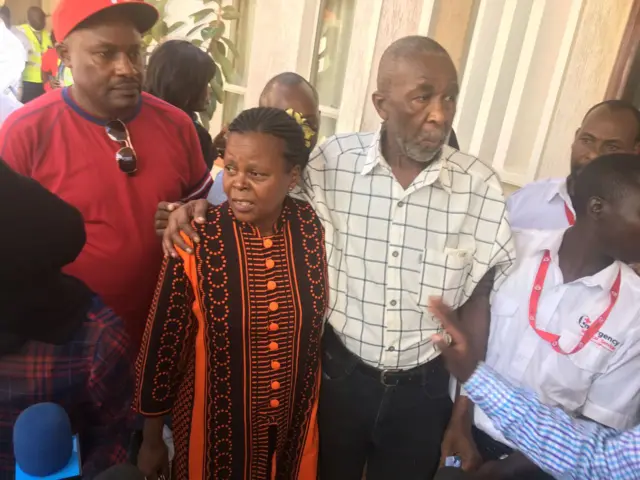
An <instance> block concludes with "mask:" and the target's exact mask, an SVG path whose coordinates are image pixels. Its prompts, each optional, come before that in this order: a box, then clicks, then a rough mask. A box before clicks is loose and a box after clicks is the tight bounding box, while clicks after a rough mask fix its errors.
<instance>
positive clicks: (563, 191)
mask: <svg viewBox="0 0 640 480" xmlns="http://www.w3.org/2000/svg"><path fill="white" fill-rule="evenodd" d="M556 197H559V198H560V199H562V200H563V201H564V202H565V203H566V204H567V205H569V207H570V208H571V209H573V205H572V202H571V197H570V196H569V191H568V190H567V179H566V178H565V179H563V180H562V181H561V182H558V183H557V184H556V188H552V189H550V190H549V193H548V194H547V198H545V201H546V202H551V201H552V200H554V199H555V198H556Z"/></svg>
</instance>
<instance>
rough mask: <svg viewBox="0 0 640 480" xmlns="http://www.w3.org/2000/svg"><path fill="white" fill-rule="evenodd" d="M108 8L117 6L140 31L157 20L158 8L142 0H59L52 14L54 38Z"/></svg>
mask: <svg viewBox="0 0 640 480" xmlns="http://www.w3.org/2000/svg"><path fill="white" fill-rule="evenodd" d="M108 8H119V9H121V10H122V11H123V12H125V14H126V15H127V16H128V17H129V18H130V19H131V20H132V21H133V22H134V23H135V25H136V27H137V28H138V30H139V31H140V33H145V32H146V31H147V30H150V29H151V27H153V26H154V25H155V23H156V22H157V21H158V17H159V14H158V10H156V8H155V7H154V6H153V5H150V4H148V3H145V2H144V1H143V0H61V1H60V3H59V4H58V6H57V7H56V9H55V11H54V12H53V16H52V23H53V31H54V32H55V35H56V39H57V40H58V41H62V40H64V39H65V38H67V35H69V34H70V33H71V32H72V31H73V30H74V29H75V28H76V27H77V26H78V25H80V24H81V23H82V22H84V21H85V20H87V19H88V18H89V17H92V16H93V15H95V14H96V13H99V12H102V11H104V10H107V9H108Z"/></svg>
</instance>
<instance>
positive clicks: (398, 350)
mask: <svg viewBox="0 0 640 480" xmlns="http://www.w3.org/2000/svg"><path fill="white" fill-rule="evenodd" d="M316 152H317V153H316V154H315V155H314V157H313V158H312V159H311V161H310V163H309V165H308V167H307V168H306V170H305V174H304V176H305V178H304V183H305V184H304V189H305V193H306V195H307V196H308V197H309V200H310V201H311V203H312V204H313V205H314V207H315V209H316V212H317V213H318V216H319V217H320V219H321V220H322V223H323V225H324V227H325V232H326V242H327V258H328V263H329V285H330V294H329V301H330V313H329V317H328V321H329V322H330V323H331V325H332V326H333V327H334V329H335V330H336V332H337V333H338V335H339V336H340V337H341V339H342V341H343V342H344V343H345V345H346V346H347V348H348V349H349V350H351V351H352V352H353V353H355V354H357V355H358V356H359V357H360V358H362V359H363V360H364V361H365V362H367V363H369V364H370V365H372V366H374V367H377V368H382V369H405V368H412V367H416V366H417V365H420V364H423V363H426V362H428V361H429V360H431V359H433V358H435V357H436V356H437V355H438V351H437V350H436V349H435V348H434V347H433V345H432V343H431V336H432V335H433V334H434V333H436V332H437V331H438V330H439V328H440V325H439V324H438V323H437V321H436V320H435V319H434V318H433V316H432V315H431V314H429V313H428V310H427V306H428V303H429V297H431V296H436V297H443V298H444V300H445V301H446V302H447V303H448V304H449V305H451V306H453V307H454V308H455V307H459V306H460V305H462V304H463V303H464V302H465V301H466V300H467V299H468V298H469V296H470V295H471V293H472V292H473V289H474V288H475V286H476V285H477V283H478V282H479V281H480V280H481V279H482V277H483V276H484V275H485V273H487V272H488V271H489V270H490V269H491V268H493V267H496V271H497V277H496V284H498V283H499V282H500V280H501V279H502V278H503V277H504V274H505V272H506V271H507V269H508V268H509V267H510V266H511V264H512V262H513V259H514V247H513V243H512V238H511V229H510V227H509V223H508V221H507V218H506V213H505V212H506V208H505V200H504V196H503V193H502V187H501V185H500V181H499V179H498V178H497V176H496V174H495V173H494V172H493V170H491V169H490V168H489V167H488V166H486V165H485V164H483V163H482V162H481V161H479V160H478V159H477V158H475V157H472V156H470V155H466V154H464V153H461V152H459V151H457V150H454V149H452V148H451V147H448V146H445V147H443V153H442V155H441V156H440V158H439V159H437V160H436V161H434V162H433V163H431V164H430V165H429V166H427V168H425V169H424V170H423V171H422V172H421V173H420V174H419V175H418V177H417V178H416V179H415V180H414V182H413V183H412V185H411V186H409V188H407V189H406V190H405V189H403V188H402V186H401V185H400V184H399V183H398V181H397V180H396V179H395V177H394V176H393V174H392V172H391V169H390V167H389V166H388V164H387V163H386V161H385V160H384V158H383V157H382V154H381V153H380V132H377V133H354V134H348V135H338V136H334V137H332V138H330V139H329V140H327V141H326V142H325V143H324V144H323V145H322V146H320V147H319V148H318V149H317V150H316Z"/></svg>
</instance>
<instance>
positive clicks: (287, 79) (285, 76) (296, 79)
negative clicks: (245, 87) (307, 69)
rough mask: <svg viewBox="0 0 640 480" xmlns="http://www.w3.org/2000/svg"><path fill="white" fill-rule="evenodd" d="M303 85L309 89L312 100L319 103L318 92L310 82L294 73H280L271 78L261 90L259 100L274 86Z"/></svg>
mask: <svg viewBox="0 0 640 480" xmlns="http://www.w3.org/2000/svg"><path fill="white" fill-rule="evenodd" d="M301 83H302V84H305V85H307V86H308V87H309V88H310V89H311V93H312V94H313V100H314V101H315V102H316V104H317V103H320V98H319V97H318V91H317V90H316V89H315V87H314V86H313V85H311V82H309V80H307V79H306V78H304V77H303V76H302V75H298V74H297V73H295V72H282V73H279V74H278V75H276V76H275V77H273V78H272V79H271V80H269V81H268V82H267V84H266V85H265V86H264V88H263V89H262V93H261V94H260V100H262V99H263V98H265V97H266V96H267V95H269V92H271V89H272V88H273V87H274V85H286V86H289V87H295V86H297V85H300V84H301Z"/></svg>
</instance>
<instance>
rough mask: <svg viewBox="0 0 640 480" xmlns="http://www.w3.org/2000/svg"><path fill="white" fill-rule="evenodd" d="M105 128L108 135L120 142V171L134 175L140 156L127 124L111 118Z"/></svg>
mask: <svg viewBox="0 0 640 480" xmlns="http://www.w3.org/2000/svg"><path fill="white" fill-rule="evenodd" d="M104 128H105V131H106V132H107V136H108V137H109V138H110V139H111V140H113V141H114V142H117V143H118V144H120V150H118V151H117V152H116V162H118V167H119V168H120V171H121V172H123V173H126V174H127V175H134V174H135V173H136V172H137V171H138V158H137V157H136V151H135V150H134V149H133V146H132V145H131V138H130V137H129V130H127V126H126V125H125V124H124V123H123V122H121V121H120V120H111V121H110V122H109V123H107V124H106V125H105V127H104Z"/></svg>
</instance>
